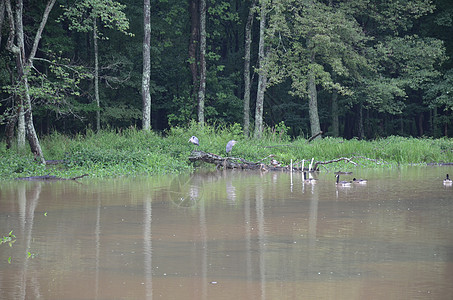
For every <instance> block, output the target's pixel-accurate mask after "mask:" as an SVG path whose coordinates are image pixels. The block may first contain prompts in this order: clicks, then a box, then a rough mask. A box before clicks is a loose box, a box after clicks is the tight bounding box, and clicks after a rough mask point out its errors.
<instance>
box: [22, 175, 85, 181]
mask: <svg viewBox="0 0 453 300" xmlns="http://www.w3.org/2000/svg"><path fill="white" fill-rule="evenodd" d="M85 176H88V174H83V175H81V176H76V177H71V178H63V177H57V176H54V175H44V176H29V177H18V178H16V180H27V181H59V180H77V179H80V178H83V177H85Z"/></svg>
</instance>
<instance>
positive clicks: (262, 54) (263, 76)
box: [253, 0, 268, 138]
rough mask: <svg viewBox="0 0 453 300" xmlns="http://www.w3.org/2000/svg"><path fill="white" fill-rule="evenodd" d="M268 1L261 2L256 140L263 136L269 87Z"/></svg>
mask: <svg viewBox="0 0 453 300" xmlns="http://www.w3.org/2000/svg"><path fill="white" fill-rule="evenodd" d="M267 5H268V2H267V0H260V5H259V8H260V39H259V45H258V59H259V63H258V64H259V71H258V90H257V92H256V107H255V133H254V134H253V136H254V137H255V138H260V137H261V135H262V134H263V106H264V92H265V91H266V85H267V71H266V70H265V68H264V62H265V59H266V49H265V36H264V31H265V30H266V16H267V9H268V8H267Z"/></svg>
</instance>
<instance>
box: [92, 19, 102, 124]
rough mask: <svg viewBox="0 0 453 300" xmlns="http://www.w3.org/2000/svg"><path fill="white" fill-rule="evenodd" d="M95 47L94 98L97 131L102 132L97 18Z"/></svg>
mask: <svg viewBox="0 0 453 300" xmlns="http://www.w3.org/2000/svg"><path fill="white" fill-rule="evenodd" d="M93 47H94V98H95V99H96V107H97V110H96V131H99V130H101V110H100V109H101V100H100V99H99V57H98V55H99V52H98V28H97V20H96V18H95V19H94V20H93Z"/></svg>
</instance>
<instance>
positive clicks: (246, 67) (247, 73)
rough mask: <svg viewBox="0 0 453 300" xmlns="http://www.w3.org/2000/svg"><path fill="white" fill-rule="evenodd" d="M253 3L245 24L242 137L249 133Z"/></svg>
mask: <svg viewBox="0 0 453 300" xmlns="http://www.w3.org/2000/svg"><path fill="white" fill-rule="evenodd" d="M255 3H256V2H255V1H253V2H252V4H251V6H250V9H249V15H248V18H247V23H246V24H245V47H244V135H245V136H246V137H248V136H249V132H250V48H251V47H250V46H251V44H252V25H253V15H254V14H255V13H254V9H255Z"/></svg>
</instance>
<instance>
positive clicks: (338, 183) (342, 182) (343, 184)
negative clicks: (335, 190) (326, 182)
mask: <svg viewBox="0 0 453 300" xmlns="http://www.w3.org/2000/svg"><path fill="white" fill-rule="evenodd" d="M335 177H336V178H337V181H336V182H335V183H336V184H337V186H351V182H350V181H344V180H342V181H340V175H339V174H337V175H335Z"/></svg>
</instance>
